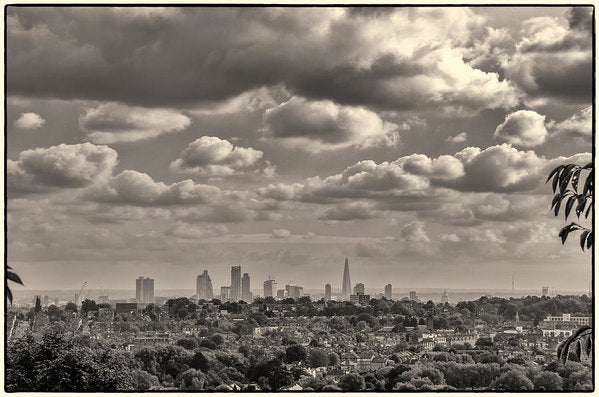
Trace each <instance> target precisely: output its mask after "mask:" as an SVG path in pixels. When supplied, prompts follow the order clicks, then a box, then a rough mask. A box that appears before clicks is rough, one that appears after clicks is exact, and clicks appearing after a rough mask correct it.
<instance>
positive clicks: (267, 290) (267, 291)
mask: <svg viewBox="0 0 599 397" xmlns="http://www.w3.org/2000/svg"><path fill="white" fill-rule="evenodd" d="M276 291H277V282H276V281H275V280H273V279H271V278H270V277H269V278H268V280H266V281H265V282H264V297H265V298H266V297H267V296H275V293H276Z"/></svg>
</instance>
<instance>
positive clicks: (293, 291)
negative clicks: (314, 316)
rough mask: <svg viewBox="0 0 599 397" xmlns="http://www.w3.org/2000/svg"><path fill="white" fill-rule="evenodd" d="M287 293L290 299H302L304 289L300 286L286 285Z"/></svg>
mask: <svg viewBox="0 0 599 397" xmlns="http://www.w3.org/2000/svg"><path fill="white" fill-rule="evenodd" d="M285 291H286V292H287V297H288V298H293V299H297V298H301V296H302V295H303V291H304V287H300V286H299V285H286V286H285Z"/></svg>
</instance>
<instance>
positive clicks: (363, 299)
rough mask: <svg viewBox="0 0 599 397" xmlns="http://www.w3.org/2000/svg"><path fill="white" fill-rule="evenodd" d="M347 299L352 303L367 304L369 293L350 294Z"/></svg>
mask: <svg viewBox="0 0 599 397" xmlns="http://www.w3.org/2000/svg"><path fill="white" fill-rule="evenodd" d="M349 301H350V302H351V303H353V304H354V305H367V304H368V303H369V302H370V295H364V294H356V295H350V296H349Z"/></svg>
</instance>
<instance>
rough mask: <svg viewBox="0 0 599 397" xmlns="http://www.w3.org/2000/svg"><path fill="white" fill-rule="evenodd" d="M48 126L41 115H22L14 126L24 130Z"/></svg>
mask: <svg viewBox="0 0 599 397" xmlns="http://www.w3.org/2000/svg"><path fill="white" fill-rule="evenodd" d="M44 124H46V120H44V119H43V118H42V117H41V116H40V115H39V114H36V113H21V115H20V116H19V118H18V119H16V120H15V121H14V123H13V125H14V126H15V127H17V128H21V129H24V130H35V129H38V128H40V127H42V126H43V125H44Z"/></svg>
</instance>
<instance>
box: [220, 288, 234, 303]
mask: <svg viewBox="0 0 599 397" xmlns="http://www.w3.org/2000/svg"><path fill="white" fill-rule="evenodd" d="M230 292H231V287H227V286H223V287H220V300H221V302H226V301H228V300H231V296H230Z"/></svg>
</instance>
